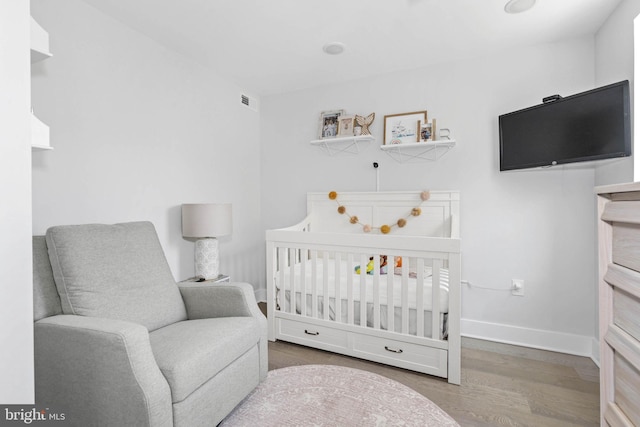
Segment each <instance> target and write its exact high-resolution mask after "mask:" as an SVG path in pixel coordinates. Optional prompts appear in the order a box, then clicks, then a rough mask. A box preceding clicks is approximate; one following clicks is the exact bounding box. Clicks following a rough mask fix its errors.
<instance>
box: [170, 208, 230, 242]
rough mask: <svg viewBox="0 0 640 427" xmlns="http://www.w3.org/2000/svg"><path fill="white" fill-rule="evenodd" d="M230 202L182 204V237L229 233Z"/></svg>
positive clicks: (218, 235) (213, 235)
mask: <svg viewBox="0 0 640 427" xmlns="http://www.w3.org/2000/svg"><path fill="white" fill-rule="evenodd" d="M231 231H232V226H231V204H230V203H224V204H214V203H202V204H196V203H194V204H184V205H182V235H183V236H184V237H195V238H202V237H220V236H226V235H229V234H231Z"/></svg>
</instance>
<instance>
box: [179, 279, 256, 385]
mask: <svg viewBox="0 0 640 427" xmlns="http://www.w3.org/2000/svg"><path fill="white" fill-rule="evenodd" d="M178 287H179V288H180V293H181V294H182V299H183V301H184V305H185V307H186V308H187V318H188V319H189V320H194V319H207V318H212V317H236V316H237V317H253V318H255V319H256V321H257V322H258V325H259V327H260V379H261V380H264V379H265V378H266V377H267V371H268V356H267V352H268V347H267V319H266V318H265V317H264V315H263V314H262V312H261V311H260V309H259V308H258V303H257V302H256V296H255V294H254V291H253V286H251V285H250V284H248V283H222V284H215V285H211V284H205V283H202V282H201V283H199V282H180V283H178Z"/></svg>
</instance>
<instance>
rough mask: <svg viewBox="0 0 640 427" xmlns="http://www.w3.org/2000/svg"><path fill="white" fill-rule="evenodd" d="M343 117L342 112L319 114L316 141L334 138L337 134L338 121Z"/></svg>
mask: <svg viewBox="0 0 640 427" xmlns="http://www.w3.org/2000/svg"><path fill="white" fill-rule="evenodd" d="M343 115H344V110H331V111H323V112H321V113H320V123H319V125H318V139H327V138H335V137H336V135H337V134H338V119H339V118H340V116H343Z"/></svg>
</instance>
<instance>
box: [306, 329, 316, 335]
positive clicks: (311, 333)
mask: <svg viewBox="0 0 640 427" xmlns="http://www.w3.org/2000/svg"><path fill="white" fill-rule="evenodd" d="M304 333H305V334H307V335H320V332H316V331H312V332H309V331H308V330H306V329H305V330H304Z"/></svg>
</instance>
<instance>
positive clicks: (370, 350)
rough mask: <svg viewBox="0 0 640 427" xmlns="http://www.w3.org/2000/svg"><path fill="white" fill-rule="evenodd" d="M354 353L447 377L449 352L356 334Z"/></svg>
mask: <svg viewBox="0 0 640 427" xmlns="http://www.w3.org/2000/svg"><path fill="white" fill-rule="evenodd" d="M353 351H354V355H356V356H357V357H363V358H366V359H370V360H375V361H377V362H380V363H388V364H391V365H394V366H399V367H402V368H406V369H412V370H417V371H420V372H425V373H428V374H431V375H438V376H445V377H446V375H447V351H446V350H443V349H440V348H433V347H426V346H422V345H419V344H413V343H407V342H402V341H396V340H392V339H387V338H380V337H376V336H372V335H360V334H355V335H354V338H353Z"/></svg>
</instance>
